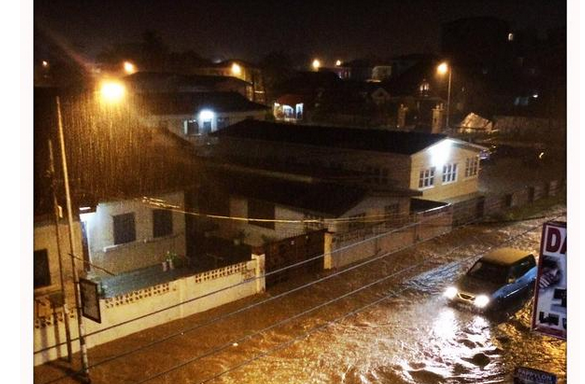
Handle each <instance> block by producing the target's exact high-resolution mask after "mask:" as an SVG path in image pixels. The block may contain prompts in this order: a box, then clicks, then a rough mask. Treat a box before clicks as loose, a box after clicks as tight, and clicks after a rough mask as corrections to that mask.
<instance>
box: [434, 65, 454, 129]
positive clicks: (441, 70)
mask: <svg viewBox="0 0 585 384" xmlns="http://www.w3.org/2000/svg"><path fill="white" fill-rule="evenodd" d="M437 72H438V73H439V74H440V75H444V74H446V73H447V72H449V85H448V87H447V119H446V123H445V125H446V128H447V129H449V110H450V106H451V74H452V72H453V68H452V67H451V66H450V65H449V64H447V63H446V62H443V63H441V64H439V66H438V67H437Z"/></svg>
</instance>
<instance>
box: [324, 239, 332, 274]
mask: <svg viewBox="0 0 585 384" xmlns="http://www.w3.org/2000/svg"><path fill="white" fill-rule="evenodd" d="M323 242H324V244H323V255H324V256H323V269H325V270H327V269H332V268H333V257H332V256H331V251H332V250H333V233H331V232H325V236H324V237H323Z"/></svg>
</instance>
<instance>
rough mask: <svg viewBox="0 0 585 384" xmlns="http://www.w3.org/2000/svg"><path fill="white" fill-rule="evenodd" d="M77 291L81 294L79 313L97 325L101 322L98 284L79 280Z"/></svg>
mask: <svg viewBox="0 0 585 384" xmlns="http://www.w3.org/2000/svg"><path fill="white" fill-rule="evenodd" d="M79 291H80V294H81V313H82V314H83V317H87V318H88V319H91V320H93V321H95V322H97V323H100V324H101V322H102V315H101V312H100V296H99V293H98V284H97V283H95V282H93V281H91V280H87V279H79Z"/></svg>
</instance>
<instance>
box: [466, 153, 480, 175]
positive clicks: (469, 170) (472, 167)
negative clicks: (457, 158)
mask: <svg viewBox="0 0 585 384" xmlns="http://www.w3.org/2000/svg"><path fill="white" fill-rule="evenodd" d="M478 169H479V158H478V157H469V158H467V159H465V177H471V176H475V175H477V171H478Z"/></svg>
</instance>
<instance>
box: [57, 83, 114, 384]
mask: <svg viewBox="0 0 585 384" xmlns="http://www.w3.org/2000/svg"><path fill="white" fill-rule="evenodd" d="M124 93H125V89H124V86H123V85H121V84H120V83H113V82H106V83H103V84H102V87H101V95H102V100H104V97H105V100H106V101H109V102H112V101H119V100H121V99H122V97H123V96H124ZM113 96H115V97H113ZM56 103H57V126H58V130H59V145H60V147H61V166H62V168H63V184H64V186H65V202H66V206H67V226H68V227H69V250H70V252H71V254H70V255H71V268H72V269H73V271H72V274H73V288H74V291H75V303H76V312H77V326H78V330H79V349H80V352H81V367H82V370H83V374H84V376H85V379H86V380H87V382H89V381H90V380H89V360H88V357H87V344H86V342H85V325H84V324H83V316H82V313H81V305H82V303H81V293H80V288H79V273H78V272H77V257H76V256H75V254H74V253H75V248H74V241H73V239H74V234H73V209H72V206H71V190H70V186H69V171H68V168H67V156H66V150H65V135H64V133H63V117H62V113H61V100H60V98H59V96H57V97H56Z"/></svg>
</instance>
